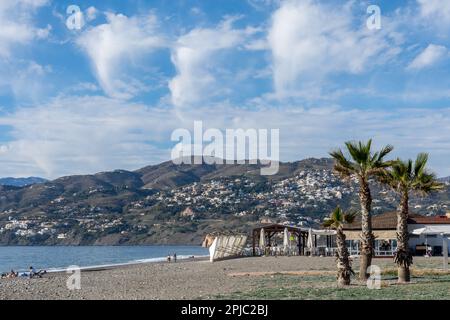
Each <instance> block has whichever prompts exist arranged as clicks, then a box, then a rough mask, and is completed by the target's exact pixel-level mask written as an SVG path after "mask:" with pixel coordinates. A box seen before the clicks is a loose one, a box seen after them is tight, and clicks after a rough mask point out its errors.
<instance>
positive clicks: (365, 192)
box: [359, 179, 375, 280]
mask: <svg viewBox="0 0 450 320" xmlns="http://www.w3.org/2000/svg"><path fill="white" fill-rule="evenodd" d="M359 184H360V188H359V201H360V204H361V249H360V265H359V279H360V280H367V279H368V278H369V275H368V273H367V268H368V267H369V266H370V265H371V264H372V257H373V245H374V239H375V238H374V236H373V232H372V216H371V209H372V196H371V194H370V188H369V183H368V182H367V181H366V180H365V179H360V181H359Z"/></svg>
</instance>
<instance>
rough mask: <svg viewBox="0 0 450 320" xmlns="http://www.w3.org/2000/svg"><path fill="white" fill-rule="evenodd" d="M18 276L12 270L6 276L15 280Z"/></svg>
mask: <svg viewBox="0 0 450 320" xmlns="http://www.w3.org/2000/svg"><path fill="white" fill-rule="evenodd" d="M18 276H19V273H18V272H15V271H14V270H13V269H11V272H10V273H9V274H8V275H7V277H8V278H17V277H18Z"/></svg>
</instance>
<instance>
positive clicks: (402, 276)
mask: <svg viewBox="0 0 450 320" xmlns="http://www.w3.org/2000/svg"><path fill="white" fill-rule="evenodd" d="M408 198H409V197H408V191H407V190H403V192H402V199H401V202H400V206H399V208H398V211H397V252H396V253H395V256H394V261H395V263H396V264H397V267H398V282H400V283H404V282H410V280H411V276H410V271H409V266H410V265H411V264H412V260H413V258H412V255H411V253H410V252H409V245H408V240H409V234H408V212H409V206H408Z"/></svg>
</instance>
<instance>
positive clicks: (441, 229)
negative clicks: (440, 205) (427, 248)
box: [412, 225, 450, 235]
mask: <svg viewBox="0 0 450 320" xmlns="http://www.w3.org/2000/svg"><path fill="white" fill-rule="evenodd" d="M412 234H415V235H438V234H445V235H450V226H449V225H433V226H426V227H424V228H419V229H415V230H413V231H412Z"/></svg>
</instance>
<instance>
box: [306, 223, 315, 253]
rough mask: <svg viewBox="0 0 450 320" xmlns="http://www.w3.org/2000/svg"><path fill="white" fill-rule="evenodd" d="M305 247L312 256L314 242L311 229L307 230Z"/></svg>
mask: <svg viewBox="0 0 450 320" xmlns="http://www.w3.org/2000/svg"><path fill="white" fill-rule="evenodd" d="M306 246H307V247H308V249H309V252H311V255H313V252H314V241H313V232H312V229H311V228H309V232H308V243H307V244H306Z"/></svg>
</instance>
